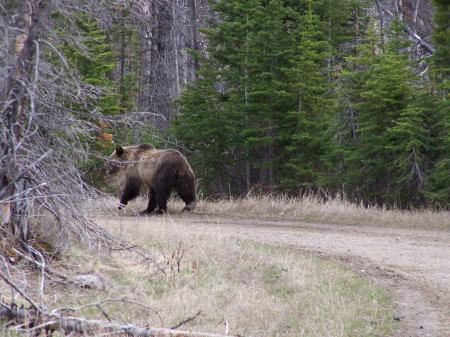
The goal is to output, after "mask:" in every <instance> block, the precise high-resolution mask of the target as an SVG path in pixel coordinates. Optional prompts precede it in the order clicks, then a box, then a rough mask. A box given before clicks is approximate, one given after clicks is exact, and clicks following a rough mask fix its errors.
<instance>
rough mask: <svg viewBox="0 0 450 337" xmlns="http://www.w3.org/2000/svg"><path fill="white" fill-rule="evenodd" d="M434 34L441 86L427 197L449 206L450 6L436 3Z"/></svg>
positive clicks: (435, 66)
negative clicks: (432, 165) (433, 162)
mask: <svg viewBox="0 0 450 337" xmlns="http://www.w3.org/2000/svg"><path fill="white" fill-rule="evenodd" d="M434 4H435V7H436V8H435V16H434V20H435V25H436V26H435V30H434V34H433V41H434V45H435V48H436V52H435V54H434V55H433V61H432V62H433V64H432V65H433V73H434V77H435V79H436V81H437V84H438V99H439V101H440V103H439V105H438V108H437V109H436V116H437V118H436V120H437V122H436V125H435V130H436V131H435V133H436V141H435V158H434V159H435V165H434V167H433V169H432V171H431V173H430V177H429V179H428V186H427V196H428V197H429V198H430V199H431V200H432V201H433V202H435V203H437V204H439V205H441V206H445V207H448V206H449V205H450V29H449V25H450V3H449V2H448V1H445V0H434Z"/></svg>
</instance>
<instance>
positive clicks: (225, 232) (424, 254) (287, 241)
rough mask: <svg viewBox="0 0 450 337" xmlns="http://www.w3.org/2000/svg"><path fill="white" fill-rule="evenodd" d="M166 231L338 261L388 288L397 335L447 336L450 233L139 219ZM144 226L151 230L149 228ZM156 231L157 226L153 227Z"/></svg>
mask: <svg viewBox="0 0 450 337" xmlns="http://www.w3.org/2000/svg"><path fill="white" fill-rule="evenodd" d="M139 221H145V222H147V221H148V222H151V223H155V224H156V223H158V224H160V225H163V226H164V228H165V230H167V231H170V230H174V231H176V230H177V228H179V227H180V226H182V227H183V230H188V231H192V232H195V233H202V234H208V235H217V234H220V235H221V236H225V237H226V236H230V237H236V238H240V239H245V240H251V241H255V242H260V243H266V244H271V245H278V246H287V247H291V248H293V249H299V250H302V251H306V252H308V253H312V254H314V255H318V256H320V257H322V258H325V259H330V260H335V261H338V262H340V263H342V264H344V265H345V266H348V267H349V268H351V269H352V270H354V271H355V272H356V273H358V274H359V275H362V276H364V277H367V278H369V279H371V280H372V281H373V282H375V283H376V284H377V285H379V286H381V287H383V288H385V289H387V290H388V291H389V292H390V293H391V294H392V296H393V299H394V301H395V302H396V305H397V313H396V316H395V317H393V319H395V320H396V321H397V322H398V323H397V324H398V329H397V331H396V333H395V335H394V336H396V337H450V232H448V231H432V230H423V229H404V228H401V229H399V228H391V227H382V226H380V227H377V226H356V225H354V226H349V225H332V224H329V225H327V224H314V223H305V222H300V221H298V220H286V219H273V220H267V219H247V218H236V217H215V216H210V215H202V214H189V215H178V214H175V215H170V216H164V217H149V218H145V219H143V218H140V220H139ZM148 227H150V228H151V227H152V226H151V225H150V226H148ZM156 227H159V228H161V227H160V226H156Z"/></svg>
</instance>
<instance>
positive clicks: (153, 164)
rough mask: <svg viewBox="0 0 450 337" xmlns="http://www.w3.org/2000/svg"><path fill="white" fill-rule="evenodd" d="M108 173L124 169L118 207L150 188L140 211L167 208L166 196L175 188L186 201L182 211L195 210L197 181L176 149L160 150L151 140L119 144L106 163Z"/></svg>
mask: <svg viewBox="0 0 450 337" xmlns="http://www.w3.org/2000/svg"><path fill="white" fill-rule="evenodd" d="M106 171H107V172H106V173H107V174H115V173H117V172H119V171H122V172H123V173H125V184H124V187H123V190H122V193H121V195H120V204H119V209H121V208H124V207H125V206H126V205H127V204H128V201H130V200H132V199H134V198H136V197H137V196H138V195H139V193H140V192H141V190H144V189H145V188H147V189H148V206H147V209H145V210H144V211H142V212H141V214H149V213H156V214H162V213H164V212H167V199H168V198H169V196H170V193H171V191H172V190H173V189H175V190H176V191H177V193H178V195H179V196H180V197H181V199H182V200H183V201H184V202H185V203H186V206H185V207H184V208H183V211H192V210H193V209H194V208H195V205H196V202H197V198H196V194H197V184H196V179H195V176H194V172H193V171H192V168H191V166H190V165H189V163H188V161H187V160H186V158H185V157H184V156H183V155H182V154H181V153H180V152H178V151H177V150H173V149H167V150H158V149H155V148H154V147H153V146H151V145H148V144H141V145H131V146H124V147H122V146H120V145H117V146H116V150H115V151H114V152H113V153H112V154H111V155H110V156H109V160H108V163H107V165H106Z"/></svg>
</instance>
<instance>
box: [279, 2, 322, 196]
mask: <svg viewBox="0 0 450 337" xmlns="http://www.w3.org/2000/svg"><path fill="white" fill-rule="evenodd" d="M300 23H301V24H300V26H299V29H298V31H297V34H298V40H297V41H296V45H297V48H296V50H295V53H294V55H293V56H292V57H291V59H290V64H289V67H288V68H286V69H285V71H286V76H287V78H288V83H289V90H290V94H291V99H292V103H293V104H292V106H291V108H292V110H291V111H289V112H288V113H287V116H286V117H285V120H284V121H283V125H284V129H283V133H282V134H281V135H280V136H281V137H282V139H283V140H284V143H285V146H284V150H285V153H284V156H285V159H286V161H285V162H286V163H285V165H284V167H283V174H282V183H283V185H284V186H285V187H287V188H289V189H297V188H299V187H307V188H316V187H318V186H320V185H323V184H324V176H325V167H326V160H325V155H326V154H327V152H328V151H329V139H327V136H326V131H327V129H328V125H329V115H328V112H329V107H328V106H329V103H330V101H329V99H327V98H326V91H327V89H328V84H327V81H326V77H325V76H324V73H325V70H324V69H325V65H326V57H327V55H328V54H327V51H328V44H327V43H326V42H325V41H324V39H323V37H322V33H321V30H320V22H319V17H318V16H317V15H315V14H314V13H313V11H312V8H311V4H310V6H309V9H308V10H307V11H306V12H305V14H304V15H302V16H301V18H300Z"/></svg>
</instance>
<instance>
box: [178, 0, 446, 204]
mask: <svg viewBox="0 0 450 337" xmlns="http://www.w3.org/2000/svg"><path fill="white" fill-rule="evenodd" d="M436 3H437V4H438V3H439V4H438V5H437V12H436V22H437V23H438V24H437V27H436V32H435V36H434V40H435V44H436V55H434V56H433V74H434V76H433V78H432V80H430V79H428V78H427V77H424V76H421V77H419V76H418V74H417V73H416V69H417V68H418V66H417V64H415V63H414V62H413V61H411V60H410V59H409V49H410V45H409V42H408V40H407V39H406V37H405V35H404V31H403V26H402V22H401V21H400V20H398V19H395V20H393V21H392V22H391V23H390V27H388V29H386V31H385V32H384V33H385V36H384V41H383V43H381V41H380V33H379V31H378V26H377V24H376V23H375V22H371V21H367V19H365V18H364V14H365V13H364V11H363V7H364V6H365V4H366V1H364V0H343V1H340V2H339V6H336V2H334V1H329V0H320V1H314V2H313V1H310V0H302V1H290V0H284V1H281V0H251V1H246V2H242V1H238V0H229V1H225V0H216V1H213V6H214V10H215V12H216V13H218V15H219V19H218V20H216V21H215V22H213V23H212V24H211V26H210V27H209V28H208V29H206V30H204V33H205V34H206V36H207V38H208V50H207V53H206V54H207V55H208V56H207V57H202V56H201V55H197V57H198V59H199V60H200V69H199V71H198V74H197V75H198V78H197V80H196V81H195V82H194V83H193V84H191V85H189V86H188V87H186V88H185V90H184V92H183V94H182V96H181V98H180V99H179V101H178V103H179V107H180V115H179V117H178V119H177V120H176V121H175V123H174V125H173V128H172V132H173V135H174V136H175V137H176V139H177V140H178V141H179V142H180V143H181V144H182V145H184V146H185V147H186V149H187V150H188V155H189V157H190V159H191V160H192V162H193V164H194V167H195V170H196V171H197V172H198V175H199V176H200V178H201V179H202V184H203V185H204V187H206V189H207V190H208V191H209V192H212V191H213V192H219V193H221V194H224V193H230V192H231V193H246V192H248V191H249V190H250V189H251V188H253V186H257V187H256V188H257V189H260V190H261V191H264V190H269V191H272V190H273V189H274V187H275V188H277V189H279V190H282V191H288V192H291V193H298V191H300V190H304V189H308V190H315V191H317V190H329V191H331V192H337V191H339V190H341V189H342V188H343V189H344V192H345V193H346V195H347V196H350V197H351V198H353V199H356V200H364V201H365V202H366V203H376V204H387V205H397V206H400V207H411V206H413V207H415V206H421V205H424V204H425V203H426V202H427V201H430V200H431V201H434V202H439V203H441V204H442V205H445V204H446V203H447V205H448V202H449V186H450V180H449V179H450V178H449V177H450V174H449V172H450V171H449V168H450V160H449V158H450V156H449V152H448V151H449V149H450V138H449V132H448V131H449V129H450V128H449V124H450V121H449V120H450V114H449V109H448V108H449V105H448V102H449V99H448V93H449V84H448V83H449V82H448V78H449V76H448V75H449V69H450V66H449V53H448V50H449V49H448V48H449V41H448V39H449V36H448V22H449V20H448V15H449V14H448V5H447V4H446V3H445V2H442V3H441V2H440V1H436Z"/></svg>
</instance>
